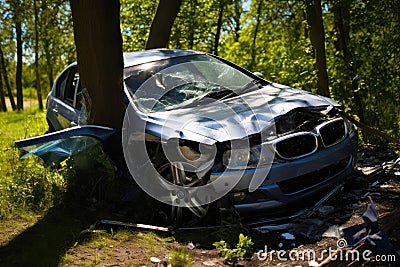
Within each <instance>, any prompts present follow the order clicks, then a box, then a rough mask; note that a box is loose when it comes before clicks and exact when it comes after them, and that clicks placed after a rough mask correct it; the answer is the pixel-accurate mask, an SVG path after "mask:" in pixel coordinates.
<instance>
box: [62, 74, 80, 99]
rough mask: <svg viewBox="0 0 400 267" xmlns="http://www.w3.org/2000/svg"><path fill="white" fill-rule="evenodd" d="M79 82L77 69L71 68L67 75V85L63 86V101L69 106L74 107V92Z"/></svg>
mask: <svg viewBox="0 0 400 267" xmlns="http://www.w3.org/2000/svg"><path fill="white" fill-rule="evenodd" d="M78 82H79V74H78V73H77V68H72V69H71V70H70V72H69V74H68V79H67V84H66V85H65V92H64V101H65V102H66V103H68V104H70V105H71V106H73V105H74V100H75V90H76V87H77V85H78Z"/></svg>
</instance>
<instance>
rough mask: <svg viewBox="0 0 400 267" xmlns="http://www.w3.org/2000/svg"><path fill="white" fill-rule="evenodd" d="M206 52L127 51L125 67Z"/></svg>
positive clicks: (178, 50) (180, 50) (72, 64)
mask: <svg viewBox="0 0 400 267" xmlns="http://www.w3.org/2000/svg"><path fill="white" fill-rule="evenodd" d="M201 54H205V53H204V52H199V51H194V50H182V49H165V48H161V49H151V50H144V51H137V52H126V53H124V54H123V55H124V68H126V67H130V66H135V65H140V64H143V63H147V62H153V61H158V60H163V59H167V58H175V57H182V56H189V55H201ZM76 65H77V62H76V61H75V62H73V63H71V64H70V65H68V66H67V68H70V67H72V66H76Z"/></svg>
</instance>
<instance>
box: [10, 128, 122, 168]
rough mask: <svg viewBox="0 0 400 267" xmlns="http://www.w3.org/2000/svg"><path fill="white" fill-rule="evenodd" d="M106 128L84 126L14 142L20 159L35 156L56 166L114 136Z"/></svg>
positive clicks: (46, 163)
mask: <svg viewBox="0 0 400 267" xmlns="http://www.w3.org/2000/svg"><path fill="white" fill-rule="evenodd" d="M114 132H115V130H114V129H112V128H108V127H102V126H95V125H84V126H76V127H72V128H68V129H64V130H61V131H57V132H54V133H49V134H45V135H42V136H38V137H33V138H28V139H24V140H19V141H16V142H15V145H16V147H17V148H18V149H19V151H20V156H21V158H25V157H27V156H29V155H36V156H38V157H40V158H41V159H43V162H44V163H45V165H47V166H50V165H56V164H58V163H60V162H62V161H64V160H65V159H67V158H68V157H70V156H73V155H76V154H79V153H81V152H82V151H85V150H86V149H88V148H90V147H92V146H95V145H98V144H100V143H101V142H102V141H104V140H107V139H108V138H109V137H110V136H112V135H113V134H114Z"/></svg>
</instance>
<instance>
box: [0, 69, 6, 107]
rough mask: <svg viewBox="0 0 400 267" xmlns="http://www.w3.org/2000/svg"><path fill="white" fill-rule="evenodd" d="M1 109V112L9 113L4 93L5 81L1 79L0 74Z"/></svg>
mask: <svg viewBox="0 0 400 267" xmlns="http://www.w3.org/2000/svg"><path fill="white" fill-rule="evenodd" d="M0 109H1V111H4V112H6V111H7V105H6V99H5V98H4V91H3V79H2V78H1V74H0Z"/></svg>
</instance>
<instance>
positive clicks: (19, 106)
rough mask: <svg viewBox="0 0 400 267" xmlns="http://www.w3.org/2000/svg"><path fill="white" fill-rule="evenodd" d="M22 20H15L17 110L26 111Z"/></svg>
mask: <svg viewBox="0 0 400 267" xmlns="http://www.w3.org/2000/svg"><path fill="white" fill-rule="evenodd" d="M19 19H20V18H15V31H16V34H17V71H16V74H15V83H16V86H17V109H18V110H22V109H24V99H23V95H22V27H21V21H19Z"/></svg>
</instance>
